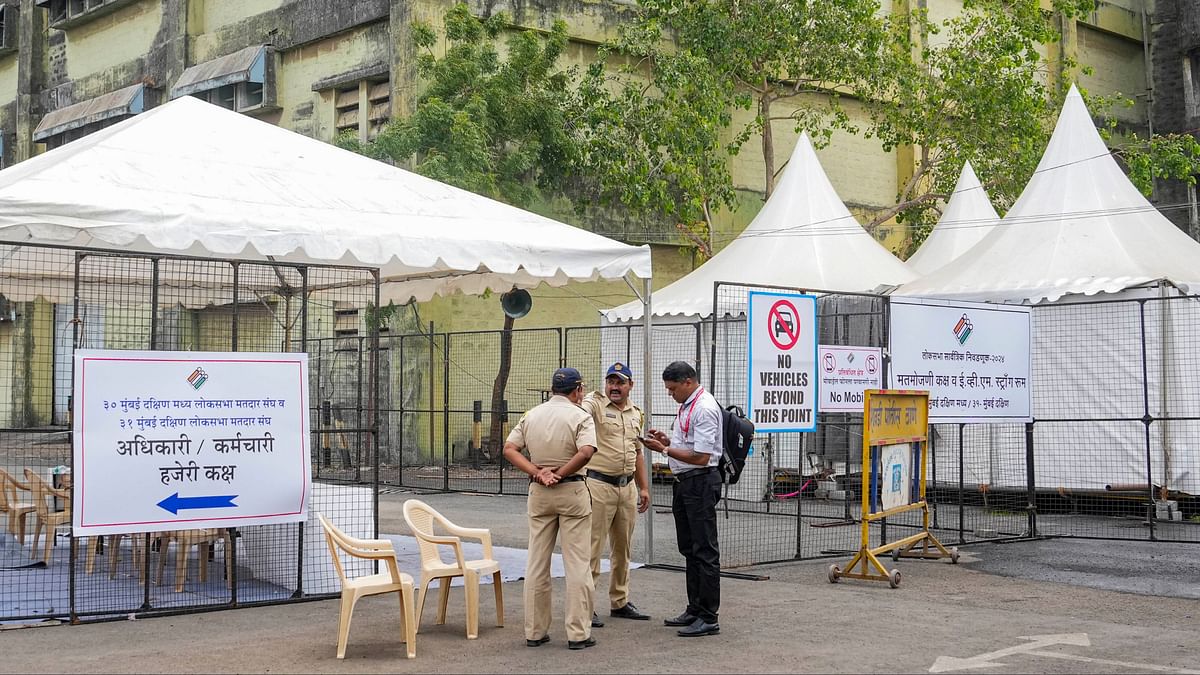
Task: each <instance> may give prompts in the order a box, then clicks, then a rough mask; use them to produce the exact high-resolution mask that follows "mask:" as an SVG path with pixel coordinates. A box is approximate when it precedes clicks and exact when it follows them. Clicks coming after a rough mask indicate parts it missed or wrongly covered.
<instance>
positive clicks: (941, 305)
mask: <svg viewBox="0 0 1200 675" xmlns="http://www.w3.org/2000/svg"><path fill="white" fill-rule="evenodd" d="M1029 319H1030V309H1029V308H1028V307H1019V306H1013V305H990V304H983V303H973V302H957V301H944V300H924V299H909V298H892V301H891V325H890V330H889V336H890V341H891V358H892V362H891V369H890V373H891V383H892V386H893V387H896V388H899V389H921V390H926V391H928V392H929V419H930V422H933V423H938V422H1028V421H1030V420H1031V419H1032V417H1031V416H1030V361H1029V343H1030V328H1029Z"/></svg>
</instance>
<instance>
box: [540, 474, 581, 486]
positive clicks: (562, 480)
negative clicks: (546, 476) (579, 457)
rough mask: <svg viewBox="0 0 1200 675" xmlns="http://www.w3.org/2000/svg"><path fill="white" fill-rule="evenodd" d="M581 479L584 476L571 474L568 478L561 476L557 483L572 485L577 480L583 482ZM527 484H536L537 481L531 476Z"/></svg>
mask: <svg viewBox="0 0 1200 675" xmlns="http://www.w3.org/2000/svg"><path fill="white" fill-rule="evenodd" d="M583 479H584V476H582V475H580V474H577V473H575V474H571V475H570V476H563V477H562V478H559V479H558V482H559V483H574V482H575V481H577V480H583ZM529 482H530V483H538V479H537V478H534V477H533V476H530V477H529ZM538 485H541V483H538Z"/></svg>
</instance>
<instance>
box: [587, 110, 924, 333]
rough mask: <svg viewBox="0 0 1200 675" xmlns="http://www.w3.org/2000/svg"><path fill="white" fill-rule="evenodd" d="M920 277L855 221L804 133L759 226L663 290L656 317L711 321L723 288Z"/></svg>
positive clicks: (836, 285)
mask: <svg viewBox="0 0 1200 675" xmlns="http://www.w3.org/2000/svg"><path fill="white" fill-rule="evenodd" d="M915 278H916V275H915V274H913V273H912V271H911V270H909V269H908V267H907V266H906V265H905V264H904V262H902V261H901V260H900V259H898V258H896V256H894V255H892V253H891V252H889V251H888V250H887V249H886V248H884V247H883V246H882V245H881V244H880V243H879V242H877V241H875V239H874V238H873V237H872V236H871V235H870V234H868V233H867V231H866V230H864V229H863V228H862V226H861V225H859V224H858V221H857V220H855V219H854V216H853V215H851V214H850V211H849V210H848V209H847V208H846V205H845V204H844V203H842V200H841V199H839V198H838V195H837V192H836V191H835V190H834V189H833V185H831V184H830V182H829V178H828V177H827V176H826V175H825V171H824V170H823V169H822V168H821V162H820V160H818V159H817V153H816V152H815V151H814V150H813V146H812V142H811V141H810V140H809V138H808V134H807V133H804V134H801V135H800V139H799V140H798V141H797V142H796V147H795V149H794V150H793V151H792V157H791V159H790V160H789V161H788V165H787V167H786V168H785V169H784V171H783V175H781V176H780V177H779V183H778V184H777V185H776V187H775V191H774V192H773V193H772V194H771V198H770V199H768V200H767V203H766V204H763V207H762V210H760V211H759V212H758V215H756V216H755V217H754V220H752V221H751V222H750V224H749V225H748V226H746V229H745V230H744V231H743V232H742V233H741V234H740V235H738V237H737V238H736V239H734V240H733V241H732V242H730V243H729V245H728V246H726V247H725V248H724V249H722V250H721V251H720V252H718V253H717V254H716V255H714V256H713V257H712V259H711V260H709V261H708V262H706V263H704V264H703V265H701V266H700V267H698V268H696V269H695V270H694V271H692V273H691V274H688V275H687V276H685V277H683V278H682V279H679V280H678V281H676V282H675V283H672V284H669V285H667V286H664V287H663V288H661V289H659V290H657V291H655V293H654V314H655V315H656V316H680V315H682V316H690V317H706V316H708V315H709V314H711V313H712V304H713V283H714V282H717V281H728V282H733V283H742V284H757V285H763V286H779V287H785V288H810V289H814V290H821V291H834V292H849V293H859V292H864V291H871V290H874V289H875V288H877V287H879V286H884V285H896V284H902V283H905V282H907V281H911V280H913V279H915ZM641 315H642V305H641V303H638V302H630V303H627V304H624V305H621V306H619V307H614V308H613V309H610V310H608V311H607V312H606V313H605V317H606V318H607V319H608V320H609V321H629V320H631V319H636V318H638V317H640V316H641Z"/></svg>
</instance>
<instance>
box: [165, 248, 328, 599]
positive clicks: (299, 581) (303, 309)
mask: <svg viewBox="0 0 1200 675" xmlns="http://www.w3.org/2000/svg"><path fill="white" fill-rule="evenodd" d="M277 271H278V269H277ZM296 271H297V272H299V273H300V352H301V353H303V354H307V353H308V268H307V267H300V268H297V270H296ZM285 290H286V291H287V299H288V310H289V311H288V313H287V314H286V315H285V316H284V320H285V322H286V325H288V326H291V325H292V323H291V311H290V310H291V298H292V293H291V289H290V288H289V289H285ZM288 332H290V329H289V331H288ZM285 349H286V350H287V351H291V349H292V343H291V336H290V335H288V339H287V341H286V344H285ZM307 384H308V383H307V382H306V383H305V385H307ZM307 526H308V521H307V520H306V521H305V522H302V523H300V524H299V528H298V532H297V535H296V592H295V593H293V594H292V597H294V598H302V597H304V528H305V527H307ZM176 555H178V554H176ZM147 559H148V558H147Z"/></svg>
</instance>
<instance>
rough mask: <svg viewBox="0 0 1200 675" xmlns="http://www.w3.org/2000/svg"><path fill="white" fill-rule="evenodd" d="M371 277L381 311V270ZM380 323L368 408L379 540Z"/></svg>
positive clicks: (375, 533) (373, 337)
mask: <svg viewBox="0 0 1200 675" xmlns="http://www.w3.org/2000/svg"><path fill="white" fill-rule="evenodd" d="M371 276H372V277H374V281H375V309H376V312H378V310H379V299H380V298H379V270H378V269H374V270H371ZM379 354H380V352H379V322H378V321H373V322H372V326H371V368H370V373H369V374H370V378H371V397H370V399H369V403H368V404H367V407H368V410H369V412H368V423H369V424H370V425H371V470H372V472H373V473H374V476H373V480H372V483H373V485H372V490H371V493H372V502H373V503H372V504H371V509H372V511H373V513H372V514H371V519H372V520H373V521H374V528H373V536H374V537H375V538H379V430H380V426H381V425H380V423H379V370H380V367H379V366H380V359H379Z"/></svg>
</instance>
